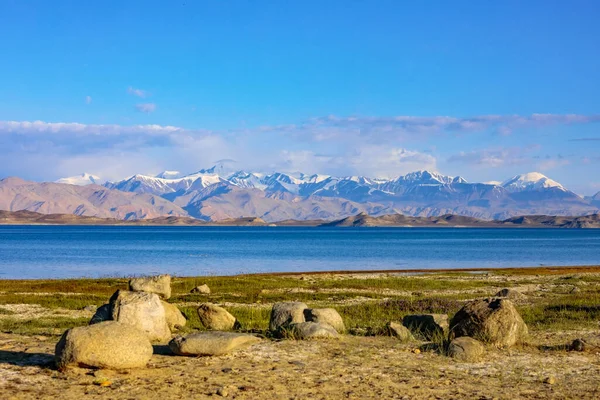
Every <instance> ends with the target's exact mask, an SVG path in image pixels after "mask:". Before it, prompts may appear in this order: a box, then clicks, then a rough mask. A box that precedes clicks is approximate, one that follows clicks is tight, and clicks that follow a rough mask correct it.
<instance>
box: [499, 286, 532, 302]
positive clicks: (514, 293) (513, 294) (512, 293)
mask: <svg viewBox="0 0 600 400" xmlns="http://www.w3.org/2000/svg"><path fill="white" fill-rule="evenodd" d="M494 297H504V298H507V299H510V300H525V299H527V296H525V295H524V294H523V293H521V292H519V291H518V290H515V289H510V288H505V289H502V290H501V291H499V292H498V293H496V294H495V295H494Z"/></svg>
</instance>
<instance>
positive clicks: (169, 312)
mask: <svg viewBox="0 0 600 400" xmlns="http://www.w3.org/2000/svg"><path fill="white" fill-rule="evenodd" d="M161 304H162V305H163V308H164V309H165V318H166V320H167V325H168V326H169V329H170V330H171V332H174V331H176V330H179V329H181V328H183V327H184V326H185V324H186V322H187V320H186V319H185V317H184V316H183V314H182V313H181V311H179V308H177V306H176V305H175V304H171V303H167V302H166V301H163V300H161Z"/></svg>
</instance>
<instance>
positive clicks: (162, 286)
mask: <svg viewBox="0 0 600 400" xmlns="http://www.w3.org/2000/svg"><path fill="white" fill-rule="evenodd" d="M129 290H131V291H134V292H146V293H156V294H157V295H159V296H160V297H162V298H163V299H165V300H168V299H169V298H170V297H171V275H168V274H165V275H158V276H149V277H143V278H132V279H130V280H129Z"/></svg>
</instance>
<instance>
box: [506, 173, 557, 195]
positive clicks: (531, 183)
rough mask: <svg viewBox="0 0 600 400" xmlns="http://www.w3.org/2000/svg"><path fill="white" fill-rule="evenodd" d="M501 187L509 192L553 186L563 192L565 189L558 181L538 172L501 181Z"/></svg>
mask: <svg viewBox="0 0 600 400" xmlns="http://www.w3.org/2000/svg"><path fill="white" fill-rule="evenodd" d="M502 187H503V188H505V189H506V190H508V191H509V192H522V191H525V190H543V189H550V188H555V189H559V190H562V191H564V192H566V191H567V189H565V188H564V186H563V185H561V184H560V183H558V182H556V181H553V180H552V179H550V178H548V177H547V176H545V175H543V174H541V173H539V172H529V173H527V174H521V175H516V176H513V177H512V178H510V179H509V180H507V181H505V182H504V183H502Z"/></svg>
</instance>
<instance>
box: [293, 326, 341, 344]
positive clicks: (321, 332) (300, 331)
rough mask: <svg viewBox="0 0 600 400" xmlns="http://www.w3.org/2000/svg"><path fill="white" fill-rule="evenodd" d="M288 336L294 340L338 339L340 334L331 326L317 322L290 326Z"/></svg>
mask: <svg viewBox="0 0 600 400" xmlns="http://www.w3.org/2000/svg"><path fill="white" fill-rule="evenodd" d="M282 329H286V330H287V332H286V334H287V335H286V336H290V337H291V338H293V339H298V340H307V339H330V338H338V337H339V336H340V335H339V333H338V332H337V331H336V330H335V329H334V328H333V327H332V326H331V325H328V324H325V323H317V322H300V323H297V324H291V325H288V328H282Z"/></svg>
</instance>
